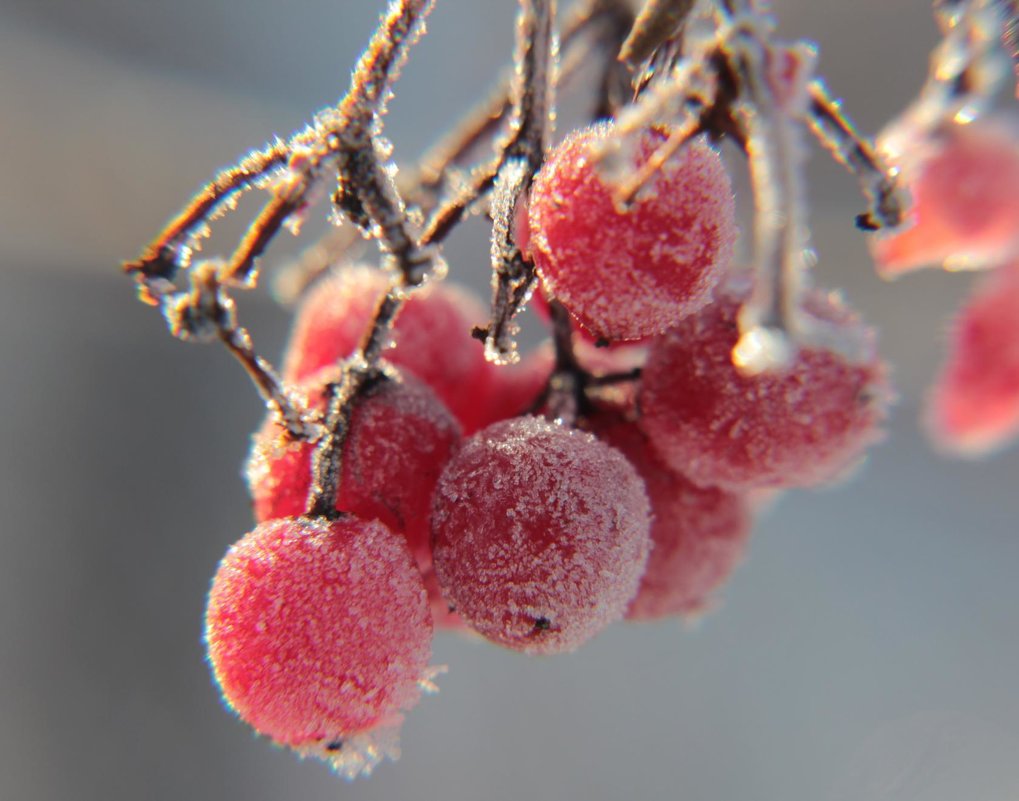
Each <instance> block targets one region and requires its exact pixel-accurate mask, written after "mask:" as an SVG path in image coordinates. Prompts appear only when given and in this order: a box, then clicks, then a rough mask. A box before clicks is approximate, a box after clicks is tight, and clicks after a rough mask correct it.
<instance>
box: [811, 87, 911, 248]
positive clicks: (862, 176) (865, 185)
mask: <svg viewBox="0 0 1019 801" xmlns="http://www.w3.org/2000/svg"><path fill="white" fill-rule="evenodd" d="M809 91H810V105H809V106H808V113H807V123H808V124H809V126H810V130H811V131H813V133H814V136H815V137H817V139H818V140H819V141H820V142H821V144H822V145H824V147H825V148H826V149H827V150H828V152H829V153H830V154H831V156H832V158H834V159H835V160H836V161H837V162H838V163H839V164H841V165H842V166H843V167H845V168H846V169H847V170H849V172H851V173H852V174H853V175H855V176H856V179H857V180H858V181H859V184H860V190H861V191H862V192H863V196H864V197H865V198H866V199H867V210H866V211H865V212H864V213H863V214H860V215H859V216H858V217H857V218H856V224H857V226H858V227H859V228H861V229H863V230H865V231H876V230H878V229H880V228H894V227H895V226H897V225H900V224H901V223H902V221H903V218H904V216H905V206H906V204H905V201H904V199H903V197H902V193H901V191H900V189H899V186H898V183H897V182H896V180H895V177H894V176H893V174H892V172H891V171H890V170H889V169H888V167H886V166H885V165H884V164H883V163H882V161H881V159H880V158H879V157H878V155H877V152H876V151H875V150H874V146H873V145H872V144H871V143H870V142H868V141H867V140H866V139H864V138H863V137H861V136H860V135H859V134H858V133H857V132H856V128H855V127H854V126H853V124H852V122H851V121H850V120H849V119H848V118H847V117H846V115H845V113H844V112H843V111H842V107H841V104H840V103H839V101H837V100H834V99H832V97H831V95H829V94H828V90H827V89H826V88H825V85H824V82H823V81H820V80H814V81H811V83H810V87H809Z"/></svg>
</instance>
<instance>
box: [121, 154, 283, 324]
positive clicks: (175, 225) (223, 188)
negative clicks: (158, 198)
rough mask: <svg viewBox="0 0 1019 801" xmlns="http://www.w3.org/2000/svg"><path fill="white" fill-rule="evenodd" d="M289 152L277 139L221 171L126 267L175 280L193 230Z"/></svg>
mask: <svg viewBox="0 0 1019 801" xmlns="http://www.w3.org/2000/svg"><path fill="white" fill-rule="evenodd" d="M289 155H290V146H289V144H288V143H285V142H283V141H281V140H279V139H277V140H276V141H274V142H272V143H270V144H269V145H267V146H266V147H265V148H264V149H262V150H255V151H252V152H251V153H249V154H248V155H247V156H245V157H244V158H243V159H241V161H240V162H239V163H237V164H236V165H233V166H231V167H228V168H227V169H225V170H222V171H220V172H219V173H218V174H217V175H216V177H215V178H213V179H212V181H210V182H209V183H208V184H207V185H206V186H204V187H202V189H200V190H199V191H198V192H197V193H196V194H195V196H194V197H193V198H192V199H191V201H190V202H189V203H188V204H187V206H185V207H184V208H183V209H182V210H181V211H180V213H179V214H178V215H177V216H176V217H174V218H173V220H171V221H170V222H169V223H168V224H167V226H166V227H165V228H164V229H163V230H162V231H161V232H160V234H159V236H157V237H156V238H155V239H154V240H153V241H152V242H151V243H150V244H149V245H147V246H146V248H145V249H144V250H143V251H142V254H141V255H140V256H139V257H138V258H137V259H136V260H134V261H130V262H126V263H125V264H124V270H125V271H127V272H129V273H138V275H139V279H140V281H143V282H144V281H145V280H146V279H154V278H155V279H163V280H164V281H171V282H172V281H173V279H174V277H175V275H176V273H177V269H178V267H179V266H180V264H181V256H182V254H181V252H180V247H181V245H182V244H183V243H184V242H185V241H186V240H187V239H188V237H189V235H190V234H191V232H192V231H194V230H195V229H196V228H198V227H199V226H201V225H203V224H205V223H207V222H208V220H209V219H210V218H213V217H215V216H216V214H217V212H218V210H219V208H220V207H221V206H222V205H224V204H228V203H230V199H231V198H233V197H235V196H236V195H237V194H238V193H241V192H244V191H246V190H247V189H250V188H251V187H252V185H254V184H255V183H256V182H257V181H259V180H260V179H262V178H264V177H265V176H266V175H267V174H268V173H270V172H272V171H273V170H275V169H279V168H280V167H282V166H283V164H284V163H285V162H286V160H287V158H288V157H289ZM143 286H144V284H143ZM142 299H143V300H145V301H146V302H147V303H150V304H155V303H158V298H157V297H154V296H152V295H150V294H148V293H146V292H144V291H143V297H142Z"/></svg>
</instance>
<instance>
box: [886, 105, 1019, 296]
mask: <svg viewBox="0 0 1019 801" xmlns="http://www.w3.org/2000/svg"><path fill="white" fill-rule="evenodd" d="M887 139H888V144H887V147H886V149H887V148H889V147H890V148H891V149H892V150H895V151H899V150H902V151H903V152H896V153H895V154H893V155H892V156H891V157H890V158H891V161H893V162H895V163H897V166H899V167H900V168H901V170H902V179H903V180H904V181H905V183H906V185H907V186H908V187H909V189H910V191H911V194H912V197H913V207H912V211H911V215H910V224H909V225H908V226H907V227H905V228H901V229H897V230H892V231H889V232H888V233H885V234H880V235H876V236H875V237H874V238H873V239H872V240H871V251H872V253H873V255H874V259H875V261H876V262H877V265H878V270H879V271H880V272H881V273H882V274H884V275H889V276H890V275H897V274H900V273H903V272H906V271H908V270H913V269H916V268H918V267H923V266H926V265H931V264H937V265H940V264H942V263H945V262H947V263H948V266H950V267H956V268H967V269H973V268H978V267H993V266H996V265H998V264H1001V263H1002V262H1004V261H1006V260H1008V259H1010V258H1011V257H1013V256H1014V255H1016V254H1017V253H1019V224H1017V223H1016V220H1019V120H1016V119H1012V118H1001V117H999V118H997V119H992V118H988V119H984V120H981V121H978V122H973V123H970V124H968V125H950V126H947V127H946V128H944V129H943V130H941V131H939V132H938V133H936V134H934V135H930V136H926V137H923V136H921V137H917V136H916V135H912V136H910V135H908V129H903V128H893V129H892V130H891V132H890V134H889V136H888V137H887Z"/></svg>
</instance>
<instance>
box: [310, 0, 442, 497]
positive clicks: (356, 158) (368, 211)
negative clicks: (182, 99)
mask: <svg viewBox="0 0 1019 801" xmlns="http://www.w3.org/2000/svg"><path fill="white" fill-rule="evenodd" d="M433 2H434V0H397V1H396V2H393V3H392V5H390V8H389V11H388V13H387V14H386V16H385V17H384V18H383V20H382V22H381V23H380V24H379V27H378V29H377V30H376V31H375V34H374V36H373V37H372V41H371V44H369V46H368V49H367V50H366V51H365V53H364V55H362V57H361V60H360V62H359V63H358V66H357V69H356V70H355V72H354V78H353V80H352V82H351V87H350V91H349V92H348V93H347V95H346V97H344V99H343V100H342V101H341V103H340V107H339V111H338V114H337V118H336V120H335V121H334V123H333V125H332V126H331V128H330V134H331V135H332V136H333V137H335V139H336V143H337V150H338V159H337V168H338V171H339V180H340V190H339V192H338V193H337V194H338V195H339V196H340V199H341V201H343V202H342V203H341V204H340V205H341V210H343V211H345V212H347V213H348V216H351V217H352V220H353V222H355V223H357V224H359V225H364V224H365V222H366V221H367V222H368V223H370V231H371V233H372V234H373V235H374V236H375V237H376V238H377V239H378V241H379V246H380V248H381V249H382V251H383V253H384V254H385V255H386V256H387V257H388V259H389V260H390V261H391V262H392V264H393V266H394V267H395V268H396V269H395V278H394V280H393V283H392V285H391V286H390V288H389V291H388V292H387V293H386V295H385V296H384V297H383V298H382V299H381V301H380V302H379V305H378V307H377V309H376V312H375V315H374V318H373V320H372V323H371V326H370V328H369V330H368V331H367V333H366V335H365V338H364V340H363V341H362V344H361V347H360V349H359V351H358V353H357V354H355V355H354V356H353V357H352V358H351V359H349V360H348V361H347V362H346V364H345V365H344V367H343V371H342V374H341V379H340V381H339V382H338V383H335V384H332V385H330V387H329V391H328V392H327V398H328V400H327V411H326V415H325V428H326V434H325V436H323V437H322V439H321V440H320V441H319V443H318V444H317V446H316V447H315V451H314V455H313V459H312V481H311V489H310V491H309V495H308V506H307V513H308V514H309V515H315V516H325V517H332V516H335V515H336V514H337V512H336V495H337V492H338V489H339V485H340V475H341V472H342V458H343V446H344V443H345V441H346V437H347V432H348V430H349V427H350V419H351V415H352V413H353V408H354V404H355V403H356V401H357V398H358V396H359V395H360V393H361V392H362V391H363V390H364V389H365V388H367V387H368V386H369V385H370V383H371V381H372V380H373V378H374V377H377V375H378V374H379V371H378V368H377V364H378V361H379V359H380V357H381V355H382V350H383V348H384V347H385V343H386V342H387V341H388V338H389V332H390V330H391V328H392V324H393V320H394V319H395V318H396V315H397V313H398V312H399V310H400V307H401V305H402V304H403V301H404V299H405V297H406V292H407V290H408V289H409V288H411V287H415V286H418V285H420V284H421V283H422V282H423V281H424V280H425V279H426V278H427V277H428V276H429V274H430V273H432V272H434V271H436V270H441V267H440V266H439V265H440V262H439V260H438V256H437V254H436V253H435V252H434V251H432V250H431V249H430V248H424V247H422V246H421V245H420V243H419V242H418V240H417V238H416V236H415V234H414V232H413V230H412V229H411V225H410V222H409V220H408V219H407V215H406V212H405V207H404V203H403V200H402V198H401V197H400V194H399V192H398V190H397V188H396V185H395V183H394V182H393V179H392V177H391V176H390V174H389V172H388V171H387V170H386V169H385V167H384V164H383V161H384V159H385V158H388V154H387V153H384V152H383V151H384V147H383V145H382V144H381V142H380V136H381V128H382V123H381V114H382V112H383V111H384V107H385V102H386V99H387V95H388V92H389V87H390V86H391V84H392V83H393V81H395V80H396V77H397V75H398V72H399V68H400V66H401V65H402V63H403V61H404V59H405V58H406V55H407V50H408V48H409V46H410V45H411V44H412V43H413V42H414V41H415V40H416V38H417V35H418V33H419V32H420V30H421V27H422V25H423V21H424V17H425V15H426V14H427V13H428V12H429V11H430V10H431V8H432V5H433ZM352 211H353V213H352ZM362 212H363V214H364V217H365V218H366V219H365V220H362V219H360V218H359V216H360V213H362Z"/></svg>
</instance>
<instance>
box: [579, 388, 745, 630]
mask: <svg viewBox="0 0 1019 801" xmlns="http://www.w3.org/2000/svg"><path fill="white" fill-rule="evenodd" d="M585 422H586V426H587V428H588V429H589V430H590V431H592V432H593V433H595V434H596V435H597V436H598V438H599V439H601V440H603V441H604V442H607V443H608V444H609V445H611V446H612V447H614V448H617V449H618V450H619V451H620V452H621V453H622V454H623V455H624V456H625V457H626V458H627V459H628V460H629V462H630V464H632V465H633V466H634V468H636V470H637V473H638V474H640V477H641V478H643V479H644V483H645V485H646V486H647V493H648V499H649V500H650V501H651V513H652V516H653V520H654V522H653V523H652V524H651V556H650V557H649V558H648V563H647V570H645V571H644V576H643V577H642V578H641V582H640V588H639V589H638V590H637V595H636V597H634V599H633V600H632V601H631V602H630V605H629V607H628V608H627V611H626V618H627V619H628V620H656V619H658V618H663V617H668V616H672V615H683V616H692V615H697V614H700V613H702V612H704V611H706V610H707V609H708V608H709V607H710V605H711V604H712V602H713V600H714V594H715V592H716V590H717V589H718V587H720V586H721V585H722V583H723V582H725V580H726V579H727V578H728V577H729V575H730V574H731V573H732V571H733V570H734V569H735V568H736V566H737V565H738V564H739V562H740V560H741V559H742V557H743V554H744V552H745V551H746V547H747V542H748V541H749V538H750V527H751V518H752V515H751V505H750V503H749V502H748V500H747V498H746V497H745V496H744V495H743V494H741V493H734V492H728V491H726V490H723V489H719V488H717V487H698V486H697V485H696V484H694V483H693V482H691V481H689V480H688V479H686V478H685V477H683V476H682V475H680V474H679V473H677V472H675V471H674V470H670V469H669V468H668V467H666V466H665V465H664V464H663V463H662V462H661V460H660V459H659V458H658V457H657V455H656V454H655V453H654V450H653V449H652V448H651V443H650V442H648V439H647V437H645V436H644V434H643V433H642V432H641V431H640V429H638V428H637V426H636V425H635V424H634V423H633V422H632V421H630V420H627V419H626V418H625V417H624V416H623V415H622V414H621V413H620V412H619V411H617V410H616V409H611V408H610V409H604V408H602V409H599V410H597V411H596V412H595V413H594V414H593V415H591V416H589V417H588V419H587V420H586V421H585Z"/></svg>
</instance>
